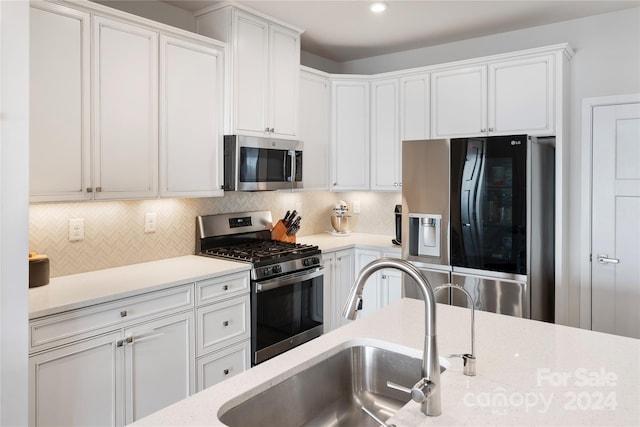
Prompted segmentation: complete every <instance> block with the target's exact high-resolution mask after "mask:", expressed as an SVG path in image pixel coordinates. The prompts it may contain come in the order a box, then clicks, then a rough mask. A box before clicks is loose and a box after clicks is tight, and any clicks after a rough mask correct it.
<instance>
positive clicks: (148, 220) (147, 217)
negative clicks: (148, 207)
mask: <svg viewBox="0 0 640 427" xmlns="http://www.w3.org/2000/svg"><path fill="white" fill-rule="evenodd" d="M157 222H158V214H157V213H156V212H147V213H146V214H144V232H145V233H155V232H156V227H157Z"/></svg>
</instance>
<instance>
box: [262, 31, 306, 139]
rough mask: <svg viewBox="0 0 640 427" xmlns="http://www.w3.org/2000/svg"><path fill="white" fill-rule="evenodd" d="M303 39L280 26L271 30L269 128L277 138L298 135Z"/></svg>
mask: <svg viewBox="0 0 640 427" xmlns="http://www.w3.org/2000/svg"><path fill="white" fill-rule="evenodd" d="M299 77H300V37H299V36H298V34H297V33H295V32H293V31H289V30H287V29H286V28H284V27H280V26H278V25H271V26H270V27H269V89H270V93H269V112H270V115H269V117H270V120H269V123H268V124H269V127H270V128H271V129H273V130H272V131H271V132H272V133H273V136H274V137H277V138H295V137H296V135H297V134H298V82H299Z"/></svg>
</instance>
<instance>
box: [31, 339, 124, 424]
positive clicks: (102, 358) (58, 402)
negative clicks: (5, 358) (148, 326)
mask: <svg viewBox="0 0 640 427" xmlns="http://www.w3.org/2000/svg"><path fill="white" fill-rule="evenodd" d="M121 338H122V334H121V332H120V331H118V332H114V333H111V334H106V335H101V336H98V337H95V338H92V339H89V340H85V341H81V342H79V343H76V344H72V345H68V346H63V347H60V348H55V349H53V350H49V351H45V352H43V353H40V354H37V355H35V356H31V357H30V358H29V424H30V425H32V426H74V425H76V426H114V425H124V412H123V406H122V405H123V403H124V400H123V387H122V384H121V381H118V378H119V377H121V375H120V376H118V375H117V373H118V372H119V368H118V367H119V366H121V365H122V361H123V354H122V351H116V350H117V347H116V345H117V341H118V340H119V339H121Z"/></svg>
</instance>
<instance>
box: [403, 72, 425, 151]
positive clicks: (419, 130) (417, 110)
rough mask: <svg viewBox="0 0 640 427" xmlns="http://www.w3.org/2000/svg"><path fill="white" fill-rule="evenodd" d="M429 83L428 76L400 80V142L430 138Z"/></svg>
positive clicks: (415, 76) (419, 75) (422, 75)
mask: <svg viewBox="0 0 640 427" xmlns="http://www.w3.org/2000/svg"><path fill="white" fill-rule="evenodd" d="M430 88H431V81H430V75H429V74H418V75H414V76H407V77H402V78H401V79H400V140H401V141H409V140H418V139H429V138H430V137H431V120H430V119H431V114H430V102H431V94H430Z"/></svg>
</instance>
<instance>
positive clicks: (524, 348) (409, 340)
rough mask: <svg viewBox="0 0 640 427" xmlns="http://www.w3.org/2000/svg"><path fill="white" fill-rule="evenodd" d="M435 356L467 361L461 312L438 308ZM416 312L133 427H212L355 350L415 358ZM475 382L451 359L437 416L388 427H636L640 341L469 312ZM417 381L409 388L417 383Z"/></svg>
mask: <svg viewBox="0 0 640 427" xmlns="http://www.w3.org/2000/svg"><path fill="white" fill-rule="evenodd" d="M437 310H438V312H437V331H438V346H439V353H440V356H441V357H442V356H446V355H448V354H450V353H464V352H468V351H469V310H468V309H464V308H459V307H452V306H445V305H440V304H438V308H437ZM423 333H424V304H423V303H422V302H421V301H418V300H411V299H407V298H405V299H402V300H400V301H398V302H396V303H394V304H392V305H390V306H388V307H385V308H383V309H381V310H379V311H378V312H376V313H373V314H371V315H370V316H368V317H365V318H364V319H361V320H357V321H355V322H352V323H350V324H348V325H346V326H344V327H341V328H338V329H336V330H334V331H332V332H330V333H328V334H325V335H323V336H321V337H318V338H316V339H314V340H311V341H309V342H307V343H305V344H303V345H301V346H299V347H296V348H294V349H292V350H290V351H288V352H286V353H284V354H282V355H280V356H278V357H276V358H274V359H271V360H268V361H266V362H264V363H263V364H261V365H258V366H256V367H254V368H252V369H249V370H248V371H245V372H243V373H241V374H238V375H237V376H234V377H232V378H230V379H228V380H226V381H224V382H222V383H219V384H217V385H214V386H212V387H210V388H208V389H206V390H204V391H202V392H200V393H197V394H195V395H193V396H191V397H189V398H187V399H185V400H182V401H180V402H177V403H175V404H174V405H171V406H169V407H167V408H165V409H163V410H160V411H158V412H156V413H154V414H151V415H149V416H148V417H146V418H143V419H141V420H139V421H138V422H136V423H134V425H136V426H204V425H216V424H217V425H219V424H220V421H219V420H218V413H219V411H221V410H222V411H224V410H225V409H228V408H229V407H231V406H234V405H235V404H238V403H240V402H242V401H244V400H246V399H248V398H249V397H251V396H252V395H254V394H256V393H258V392H259V391H261V390H264V389H266V388H268V387H270V386H271V385H274V384H277V383H279V382H281V381H283V380H284V379H286V378H288V377H289V376H291V375H293V374H294V373H296V372H299V371H301V370H302V369H304V368H306V367H308V366H310V365H312V364H314V363H316V362H318V361H320V360H322V359H325V358H327V357H329V356H330V355H332V354H335V353H337V352H338V351H339V350H340V349H342V348H345V347H348V346H351V345H357V344H372V345H377V346H380V347H385V348H388V349H395V350H398V351H401V352H405V353H409V354H412V355H414V356H416V355H419V354H420V353H421V349H422V346H423ZM476 355H477V376H475V377H466V376H464V375H463V374H462V363H461V361H460V360H459V359H451V366H450V368H449V369H448V370H447V371H446V372H445V373H444V374H443V375H442V377H441V381H442V415H440V416H438V417H429V418H426V417H424V416H423V415H422V414H421V413H420V412H419V405H418V404H417V403H414V402H409V403H408V404H406V405H405V406H404V407H403V408H402V409H401V410H400V411H398V412H397V413H396V414H395V416H394V417H393V418H391V419H390V420H389V421H388V422H389V423H393V424H395V425H396V426H398V427H400V426H432V425H433V426H439V425H474V426H477V425H498V426H508V425H559V426H560V425H562V426H566V425H581V426H584V425H593V426H594V425H616V426H617V425H640V405H639V404H638V403H639V401H640V400H639V399H640V340H637V339H632V338H625V337H620V336H615V335H609V334H603V333H598V332H592V331H587V330H581V329H576V328H571V327H565V326H560V325H554V324H549V323H543V322H538V321H532V320H526V319H520V318H515V317H510V316H504V315H499V314H493V313H487V312H476ZM416 380H417V379H416Z"/></svg>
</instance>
